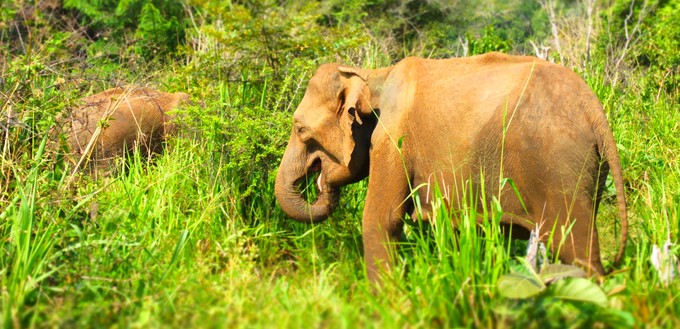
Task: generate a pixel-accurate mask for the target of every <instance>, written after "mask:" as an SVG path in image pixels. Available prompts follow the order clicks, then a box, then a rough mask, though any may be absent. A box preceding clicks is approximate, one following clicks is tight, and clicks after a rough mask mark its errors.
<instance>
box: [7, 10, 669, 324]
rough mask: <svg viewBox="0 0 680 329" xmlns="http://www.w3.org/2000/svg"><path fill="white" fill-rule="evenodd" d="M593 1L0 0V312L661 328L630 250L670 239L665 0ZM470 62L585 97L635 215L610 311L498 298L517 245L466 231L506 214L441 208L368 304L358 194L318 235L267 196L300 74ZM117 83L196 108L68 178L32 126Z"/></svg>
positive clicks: (646, 250) (130, 319)
mask: <svg viewBox="0 0 680 329" xmlns="http://www.w3.org/2000/svg"><path fill="white" fill-rule="evenodd" d="M589 2H590V1H562V0H553V1H537V2H533V1H520V0H517V1H481V0H463V1H415V0H414V1H397V0H372V1H364V0H352V1H339V0H333V1H324V2H322V3H319V2H313V1H268V0H262V1H232V2H231V3H230V4H229V3H225V2H214V1H211V2H209V1H203V0H190V1H177V0H175V1H152V0H120V1H119V0H84V1H75V0H73V1H71V0H67V1H64V2H63V3H62V2H60V1H25V0H13V1H3V2H1V3H0V107H1V111H2V112H1V116H0V119H1V123H0V127H1V129H0V133H1V135H2V139H1V141H2V143H1V145H0V148H1V152H2V163H1V167H0V172H1V173H0V280H1V281H0V305H1V307H0V308H1V309H2V317H1V318H0V323H2V326H3V327H31V326H36V327H43V326H50V327H52V326H54V327H73V326H82V327H108V326H114V325H118V326H121V327H128V326H136V327H155V326H161V325H163V326H166V325H170V326H174V327H235V326H239V327H240V326H242V327H251V326H264V327H295V328H298V327H305V328H310V327H332V328H336V327H356V326H362V327H373V326H375V327H399V328H401V327H454V326H464V327H491V326H497V327H541V328H543V327H559V328H562V327H564V326H570V327H592V326H599V327H607V326H612V327H626V326H632V325H635V326H638V327H645V326H648V327H668V328H677V327H680V315H679V314H680V297H679V296H680V284H679V283H678V281H677V280H676V282H675V283H672V284H671V285H669V286H664V285H663V283H662V282H661V280H660V279H659V277H658V275H657V273H656V272H655V270H654V269H653V268H652V266H651V263H650V261H649V259H650V255H651V251H652V246H653V245H654V244H657V245H661V244H663V243H664V241H665V240H666V239H667V237H669V236H670V238H671V240H672V241H675V242H678V241H679V240H678V234H679V233H680V229H679V226H680V163H679V161H680V154H679V153H680V110H679V105H680V104H679V101H680V99H679V98H680V93H679V90H678V87H679V85H680V75H679V73H680V72H679V70H680V69H679V68H678V67H679V66H678V65H679V64H680V55H679V54H680V47H679V44H678V43H679V42H680V41H679V40H680V25H678V22H679V21H680V1H677V0H669V1H668V0H649V1H642V0H637V1H634V2H633V3H631V1H630V0H609V1H604V3H598V4H597V5H595V6H591V7H589V5H588V3H589ZM35 3H37V4H35ZM449 3H454V4H449ZM541 3H544V5H542V4H541ZM589 8H590V9H592V10H588V9H589ZM543 45H545V46H549V47H550V49H549V50H546V49H545V48H543ZM490 50H500V51H505V52H511V53H529V54H532V53H534V52H535V50H538V51H540V52H543V53H545V54H547V55H548V56H549V58H550V59H552V60H553V61H556V62H560V63H563V64H564V65H566V66H568V67H571V68H573V69H574V70H576V71H577V72H579V74H581V75H582V76H583V77H584V78H585V79H586V81H588V83H589V84H590V85H591V86H592V88H593V89H594V90H595V92H596V93H597V94H598V96H599V98H600V99H601V101H602V102H603V104H604V106H605V110H606V112H607V114H608V117H609V119H610V124H611V126H612V127H613V130H614V135H615V137H616V139H617V142H618V146H619V152H620V155H621V161H622V166H623V169H624V176H625V179H626V188H627V195H626V196H627V198H628V205H629V214H630V218H631V232H630V239H629V245H628V248H627V251H626V258H625V260H624V262H623V265H622V267H621V268H620V270H619V271H616V272H615V273H614V274H611V275H610V276H608V277H606V278H605V280H604V282H603V283H602V285H601V287H602V289H603V291H604V292H605V293H606V295H607V298H608V300H607V302H606V303H604V302H600V303H597V304H595V303H589V302H587V301H586V302H582V301H570V300H565V299H560V298H559V296H553V295H551V294H542V295H540V296H539V297H536V298H529V299H526V300H511V299H505V298H503V297H501V295H500V294H499V292H498V288H497V282H498V279H499V278H500V277H501V276H502V275H504V274H507V273H509V272H511V271H521V270H522V266H521V262H519V261H517V260H516V257H517V256H522V255H523V245H520V244H517V245H515V246H513V248H510V247H508V245H507V241H506V240H505V239H504V238H503V237H502V235H501V234H500V233H499V232H498V230H497V229H496V226H495V225H493V223H489V224H488V225H484V226H482V227H481V228H479V229H480V230H483V231H484V232H485V233H486V234H485V235H484V236H483V237H482V236H479V235H477V234H476V232H475V231H476V229H475V227H474V225H473V224H472V222H473V219H474V218H475V217H476V214H477V213H483V214H485V215H486V216H488V217H489V218H497V214H499V213H500V212H502V209H468V211H465V212H464V213H461V214H457V216H458V217H459V218H461V223H462V225H461V229H460V234H459V235H454V234H453V233H452V230H451V229H450V228H449V227H448V226H447V225H449V223H450V220H449V217H447V216H450V214H449V213H448V212H447V211H446V209H439V210H438V211H439V216H438V217H437V218H438V222H437V224H436V225H435V226H434V227H433V228H429V229H428V228H423V227H422V225H416V226H414V227H411V228H410V229H409V231H408V234H407V242H406V243H405V244H404V247H403V248H402V256H403V261H402V262H401V263H400V264H401V265H400V267H399V268H398V269H397V270H395V271H394V273H392V274H390V275H389V276H388V277H387V278H386V282H387V283H386V285H385V287H384V289H383V290H382V291H381V292H379V293H377V294H372V293H371V288H370V286H369V284H368V283H367V281H366V280H365V273H364V271H363V259H362V255H361V253H362V252H361V250H362V249H361V235H360V234H361V227H360V219H361V211H362V209H363V197H364V194H365V183H359V184H355V185H352V186H348V187H346V188H345V189H344V190H343V195H342V198H341V205H340V207H339V209H338V210H337V211H336V212H335V214H334V215H333V218H330V219H329V220H328V221H327V222H325V223H324V224H322V225H317V226H306V225H301V224H298V223H294V222H293V221H292V220H289V219H287V218H286V216H285V215H284V214H283V213H282V212H281V210H280V209H279V208H278V207H277V206H276V202H275V200H274V197H273V178H274V176H275V170H276V168H277V166H278V161H279V159H280V156H281V155H282V153H283V150H284V148H285V143H286V141H287V138H288V136H289V133H290V125H291V114H292V111H293V110H294V109H295V107H296V105H297V103H298V102H299V100H300V99H301V97H302V93H303V92H304V90H305V87H306V81H307V79H308V78H309V77H310V76H311V74H312V73H313V71H314V70H315V69H316V67H317V66H318V65H319V64H321V63H325V62H343V63H347V64H353V65H356V66H362V67H380V66H385V65H389V64H391V63H392V62H394V61H396V60H399V59H401V58H403V57H404V56H408V55H419V56H430V57H446V56H462V55H464V54H474V53H482V52H485V51H490ZM120 83H135V84H142V85H147V86H151V87H155V88H158V89H162V90H165V91H171V92H175V91H184V92H187V93H189V94H191V95H192V97H193V98H194V99H195V100H198V101H200V102H202V105H203V106H199V105H197V106H192V107H188V108H185V109H184V110H183V111H184V112H185V113H186V115H185V116H184V118H183V120H182V123H181V124H182V125H183V127H184V130H183V131H184V132H183V133H182V134H181V135H180V136H178V137H177V138H174V139H172V140H171V141H170V142H169V145H168V148H167V151H166V152H165V154H163V155H162V156H160V157H157V158H156V159H155V160H154V161H153V163H149V162H148V161H147V160H146V159H144V158H133V159H131V161H132V162H131V165H130V166H128V167H124V166H121V170H120V171H122V173H120V174H118V175H115V176H111V177H107V178H103V179H99V180H94V179H91V178H90V177H89V176H77V175H76V176H71V173H70V171H69V170H68V169H69V168H68V166H67V165H66V163H65V161H64V160H63V159H61V158H59V157H56V156H55V152H54V150H53V149H51V148H49V147H45V144H46V136H47V131H48V130H49V129H50V127H51V126H52V125H53V123H54V120H55V117H57V115H59V114H60V113H64V112H65V111H67V110H68V109H69V108H70V107H72V106H74V104H76V101H77V100H78V99H80V98H82V97H84V96H86V95H90V94H92V93H95V92H99V91H102V90H104V89H108V88H110V87H112V86H114V85H116V84H120ZM614 201H615V199H614V194H613V189H610V190H608V191H606V192H605V199H604V202H603V204H602V206H601V208H600V212H599V215H600V216H599V218H598V225H599V227H600V232H601V239H602V246H603V250H604V253H603V257H604V259H605V264H606V263H607V262H610V261H611V260H612V259H613V256H614V254H615V252H616V249H615V246H617V245H618V244H617V242H616V241H618V240H617V239H618V233H619V232H618V230H617V229H616V227H617V226H616V225H615V223H617V222H618V220H619V219H618V216H617V215H616V210H615V206H614V204H613V203H614ZM608 246H610V247H608ZM678 249H679V248H678V246H677V245H676V246H674V247H673V251H674V252H675V254H676V255H677V254H678V253H679V250H678Z"/></svg>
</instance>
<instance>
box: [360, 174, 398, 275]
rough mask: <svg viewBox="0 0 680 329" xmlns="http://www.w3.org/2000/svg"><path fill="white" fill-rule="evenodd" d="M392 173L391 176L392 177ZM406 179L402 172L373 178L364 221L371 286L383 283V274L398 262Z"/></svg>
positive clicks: (369, 185) (370, 178)
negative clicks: (397, 251)
mask: <svg viewBox="0 0 680 329" xmlns="http://www.w3.org/2000/svg"><path fill="white" fill-rule="evenodd" d="M372 171H373V170H372ZM388 173H391V175H388ZM407 196H408V183H407V181H406V175H405V174H404V173H403V168H402V170H401V173H400V171H399V170H398V169H396V170H394V171H389V172H388V171H384V168H383V170H382V172H381V173H373V172H372V173H371V174H369V182H368V194H367V196H366V205H365V207H364V214H363V221H362V236H363V242H364V257H365V261H366V272H367V275H368V278H369V280H370V281H371V282H379V281H380V274H381V272H385V271H389V270H390V268H391V267H392V265H393V264H394V262H395V261H396V259H397V253H396V242H398V241H399V240H400V238H401V236H402V232H403V224H404V221H403V219H404V214H405V213H406V206H407V205H408V204H410V203H409V202H405V200H406V198H407Z"/></svg>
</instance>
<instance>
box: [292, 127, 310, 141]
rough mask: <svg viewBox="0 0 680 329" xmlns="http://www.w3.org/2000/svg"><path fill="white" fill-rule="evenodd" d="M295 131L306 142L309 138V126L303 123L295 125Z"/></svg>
mask: <svg viewBox="0 0 680 329" xmlns="http://www.w3.org/2000/svg"><path fill="white" fill-rule="evenodd" d="M295 131H296V132H297V135H298V136H299V137H300V139H301V140H302V141H303V142H304V141H306V140H308V139H309V128H308V127H306V126H303V125H295Z"/></svg>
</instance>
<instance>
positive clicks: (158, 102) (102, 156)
mask: <svg viewBox="0 0 680 329" xmlns="http://www.w3.org/2000/svg"><path fill="white" fill-rule="evenodd" d="M81 102H82V104H83V105H82V106H80V107H78V108H76V109H74V110H73V111H71V112H70V113H69V114H68V115H67V116H66V119H65V122H66V123H65V124H64V126H63V127H62V129H63V130H64V132H65V135H66V139H67V144H68V147H69V148H70V153H69V160H70V161H71V162H72V163H73V164H74V165H75V166H76V168H78V167H81V166H84V165H85V162H86V161H89V165H88V167H90V168H105V167H108V166H109V165H110V164H111V161H112V160H113V159H115V158H117V157H120V156H122V155H124V154H125V152H127V151H129V150H131V149H134V148H138V149H139V151H140V152H142V154H144V155H147V154H148V155H150V154H153V153H160V152H161V151H162V149H163V140H164V138H165V136H166V135H167V134H170V133H172V132H173V131H174V129H175V127H174V125H173V124H172V123H171V120H170V119H171V116H169V115H168V111H171V110H173V109H176V108H177V107H178V106H179V105H181V104H184V103H189V102H190V99H189V95H188V94H185V93H165V92H160V91H156V90H152V89H148V88H144V87H138V86H130V87H127V88H122V87H116V88H112V89H109V90H106V91H103V92H101V93H98V94H95V95H92V96H89V97H86V98H84V99H82V101H81Z"/></svg>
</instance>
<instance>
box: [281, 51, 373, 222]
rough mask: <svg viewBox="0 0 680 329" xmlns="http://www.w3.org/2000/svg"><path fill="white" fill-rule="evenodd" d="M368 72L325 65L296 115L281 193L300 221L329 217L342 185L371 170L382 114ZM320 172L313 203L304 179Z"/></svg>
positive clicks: (286, 209)
mask: <svg viewBox="0 0 680 329" xmlns="http://www.w3.org/2000/svg"><path fill="white" fill-rule="evenodd" d="M367 73H368V71H364V70H359V69H354V68H347V67H342V66H338V65H336V64H326V65H323V66H321V67H320V68H319V69H318V70H317V72H316V73H315V74H314V76H312V78H311V79H310V81H309V85H308V87H307V91H306V92H305V95H304V97H303V99H302V102H301V103H300V105H299V106H298V108H297V109H296V110H295V113H294V114H293V129H292V132H291V136H290V140H289V141H288V146H287V147H286V151H285V153H284V155H283V159H282V160H281V165H280V167H279V171H278V174H277V176H276V184H275V194H276V199H277V200H278V202H279V204H280V205H281V208H282V209H283V211H284V212H286V214H288V215H289V216H290V217H292V218H294V219H295V220H297V221H300V222H305V223H309V222H312V223H316V222H320V221H323V220H325V219H326V218H327V217H328V216H329V215H330V214H331V212H332V211H333V209H334V208H335V206H336V205H337V203H338V200H339V188H340V186H342V185H346V184H350V183H353V182H357V181H359V180H361V179H363V178H365V177H366V176H367V175H368V162H369V157H368V152H369V147H370V135H371V133H372V131H373V128H375V123H376V117H375V115H373V109H372V108H371V106H370V104H369V99H370V91H369V88H368V84H367V82H366V80H367ZM317 173H318V178H317V179H316V187H317V189H318V198H317V200H316V201H314V202H312V203H311V204H310V203H308V202H307V200H306V199H305V198H304V196H303V194H302V191H301V190H300V184H301V183H302V182H304V181H305V180H306V178H307V177H310V176H312V175H315V174H317Z"/></svg>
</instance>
